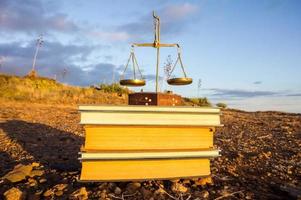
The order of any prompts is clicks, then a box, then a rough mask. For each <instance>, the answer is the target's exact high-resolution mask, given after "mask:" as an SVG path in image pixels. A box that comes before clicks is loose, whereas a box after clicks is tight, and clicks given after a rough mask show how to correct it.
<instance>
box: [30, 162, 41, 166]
mask: <svg viewBox="0 0 301 200" xmlns="http://www.w3.org/2000/svg"><path fill="white" fill-rule="evenodd" d="M31 166H32V167H39V166H40V163H37V162H33V163H31Z"/></svg>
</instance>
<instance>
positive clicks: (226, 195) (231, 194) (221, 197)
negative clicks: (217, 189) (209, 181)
mask: <svg viewBox="0 0 301 200" xmlns="http://www.w3.org/2000/svg"><path fill="white" fill-rule="evenodd" d="M241 192H243V190H240V191H237V192H232V193H230V194H225V195H223V196H220V197H217V198H215V199H214V200H219V199H223V198H225V197H228V196H233V195H234V194H237V193H241Z"/></svg>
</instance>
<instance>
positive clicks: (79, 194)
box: [71, 187, 88, 200]
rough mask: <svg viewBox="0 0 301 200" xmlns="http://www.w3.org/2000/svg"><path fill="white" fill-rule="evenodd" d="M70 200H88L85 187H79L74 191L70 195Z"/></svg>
mask: <svg viewBox="0 0 301 200" xmlns="http://www.w3.org/2000/svg"><path fill="white" fill-rule="evenodd" d="M71 199H78V200H87V199H88V192H87V190H86V188H85V187H81V188H80V189H78V190H76V191H74V192H73V193H72V194H71Z"/></svg>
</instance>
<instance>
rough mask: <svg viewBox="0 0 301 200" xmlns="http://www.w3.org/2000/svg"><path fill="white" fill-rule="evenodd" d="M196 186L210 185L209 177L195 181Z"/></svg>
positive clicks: (210, 179)
mask: <svg viewBox="0 0 301 200" xmlns="http://www.w3.org/2000/svg"><path fill="white" fill-rule="evenodd" d="M195 184H196V185H199V186H203V185H206V184H212V178H211V177H210V176H208V177H205V178H199V179H198V180H196V181H195Z"/></svg>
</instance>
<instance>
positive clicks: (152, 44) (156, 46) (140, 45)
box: [132, 43, 180, 48]
mask: <svg viewBox="0 0 301 200" xmlns="http://www.w3.org/2000/svg"><path fill="white" fill-rule="evenodd" d="M132 47H154V48H160V47H178V48H180V45H179V44H176V43H174V44H161V43H133V44H132Z"/></svg>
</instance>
